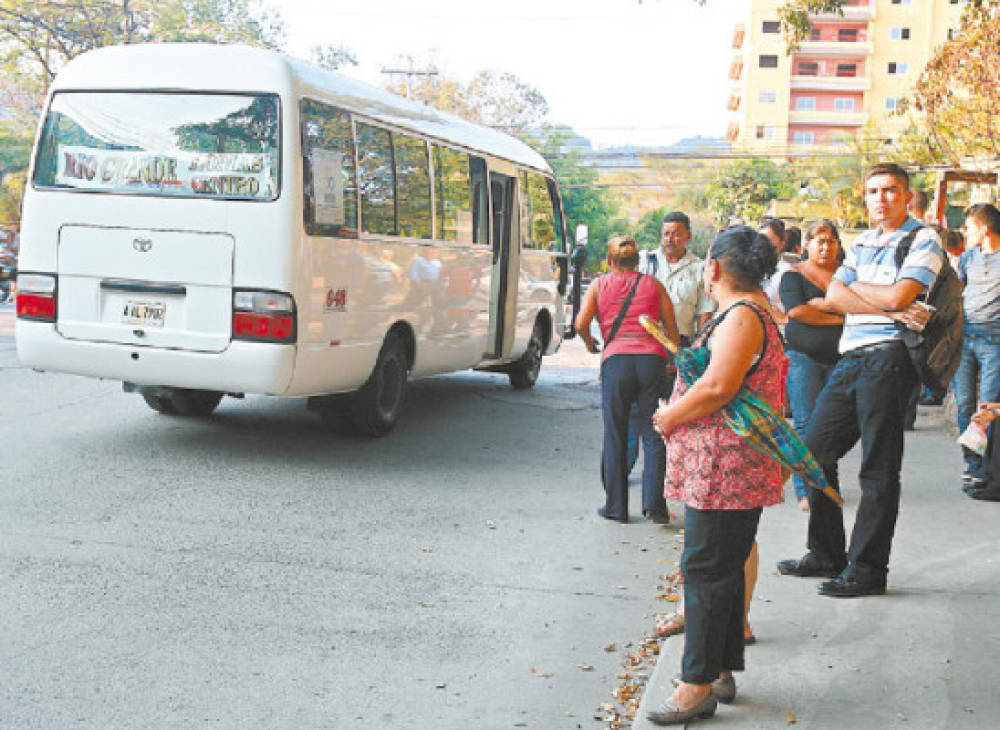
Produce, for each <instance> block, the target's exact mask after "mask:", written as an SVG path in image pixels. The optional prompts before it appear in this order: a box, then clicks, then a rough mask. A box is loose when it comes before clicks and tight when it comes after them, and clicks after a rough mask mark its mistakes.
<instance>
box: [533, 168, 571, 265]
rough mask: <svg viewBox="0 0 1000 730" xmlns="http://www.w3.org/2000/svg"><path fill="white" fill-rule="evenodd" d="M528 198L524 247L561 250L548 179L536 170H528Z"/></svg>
mask: <svg viewBox="0 0 1000 730" xmlns="http://www.w3.org/2000/svg"><path fill="white" fill-rule="evenodd" d="M526 177H527V179H528V200H529V203H530V211H531V212H530V215H531V222H530V226H529V228H530V237H529V239H528V241H526V242H525V245H524V247H525V248H534V249H540V250H543V251H561V250H562V248H561V246H559V245H557V240H558V238H561V237H558V238H557V229H558V226H557V225H556V221H557V218H556V213H555V207H554V206H553V200H552V198H551V197H550V195H549V186H548V181H547V180H546V179H545V178H544V177H543V176H542V175H539V174H538V173H537V172H529V173H527V175H526ZM560 243H561V242H560Z"/></svg>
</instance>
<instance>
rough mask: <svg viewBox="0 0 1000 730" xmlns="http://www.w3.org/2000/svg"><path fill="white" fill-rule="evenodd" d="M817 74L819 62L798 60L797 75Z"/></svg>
mask: <svg viewBox="0 0 1000 730" xmlns="http://www.w3.org/2000/svg"><path fill="white" fill-rule="evenodd" d="M818 74H819V63H817V62H816V61H800V62H799V76H817V75H818Z"/></svg>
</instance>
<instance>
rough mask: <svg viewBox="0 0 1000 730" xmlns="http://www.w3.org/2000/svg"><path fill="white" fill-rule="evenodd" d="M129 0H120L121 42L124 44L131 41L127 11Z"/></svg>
mask: <svg viewBox="0 0 1000 730" xmlns="http://www.w3.org/2000/svg"><path fill="white" fill-rule="evenodd" d="M128 4H129V0H122V42H123V43H125V44H126V45H127V44H128V43H130V42H131V40H132V39H131V35H132V27H131V26H132V23H131V22H130V20H131V16H130V15H129V11H128Z"/></svg>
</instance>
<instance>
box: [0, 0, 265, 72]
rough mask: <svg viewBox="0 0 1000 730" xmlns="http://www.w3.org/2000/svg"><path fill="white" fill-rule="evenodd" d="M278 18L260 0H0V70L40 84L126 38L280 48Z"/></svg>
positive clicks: (130, 40) (139, 40)
mask: <svg viewBox="0 0 1000 730" xmlns="http://www.w3.org/2000/svg"><path fill="white" fill-rule="evenodd" d="M283 40H284V25H283V23H282V21H281V18H280V15H278V14H277V13H276V12H275V11H272V10H269V9H268V8H267V7H264V6H262V4H261V2H260V0H114V1H113V0H73V1H72V2H62V3H55V2H44V3H42V2H37V0H0V70H2V71H3V72H4V75H13V74H19V75H23V76H27V77H29V78H31V79H33V80H34V81H35V82H36V83H37V84H39V85H40V86H41V87H42V89H44V88H45V87H47V86H48V84H49V83H50V82H51V81H52V79H53V78H55V75H56V73H57V72H58V71H59V69H60V68H61V67H62V66H63V65H64V64H65V63H66V62H67V61H69V60H71V59H72V58H75V57H76V56H78V55H80V54H81V53H84V52H86V51H89V50H91V49H94V48H99V47H101V46H108V45H114V44H117V43H128V42H154V41H207V42H216V43H237V42H242V43H250V44H252V45H258V46H265V47H268V48H276V47H280V45H281V44H282V42H283Z"/></svg>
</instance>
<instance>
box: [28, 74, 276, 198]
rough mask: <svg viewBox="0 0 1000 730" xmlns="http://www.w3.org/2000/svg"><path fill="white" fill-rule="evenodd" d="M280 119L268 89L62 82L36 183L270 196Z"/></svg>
mask: <svg viewBox="0 0 1000 730" xmlns="http://www.w3.org/2000/svg"><path fill="white" fill-rule="evenodd" d="M280 121H281V120H280V106H279V102H278V97H277V96H275V95H273V94H267V95H260V96H252V95H237V94H184V93H176V94H165V93H134V92H129V93H119V92H61V93H58V94H56V95H55V96H54V97H53V99H52V104H51V105H50V107H49V113H48V116H47V117H46V119H45V126H44V128H43V129H42V137H41V140H40V142H39V146H38V159H37V161H36V164H35V177H34V184H35V186H36V187H39V188H56V189H77V190H88V191H96V192H105V193H119V194H127V195H163V196H171V197H190V198H223V199H237V200H274V199H275V198H277V197H278V192H279V169H280V154H279V152H280V149H279V139H280Z"/></svg>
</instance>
